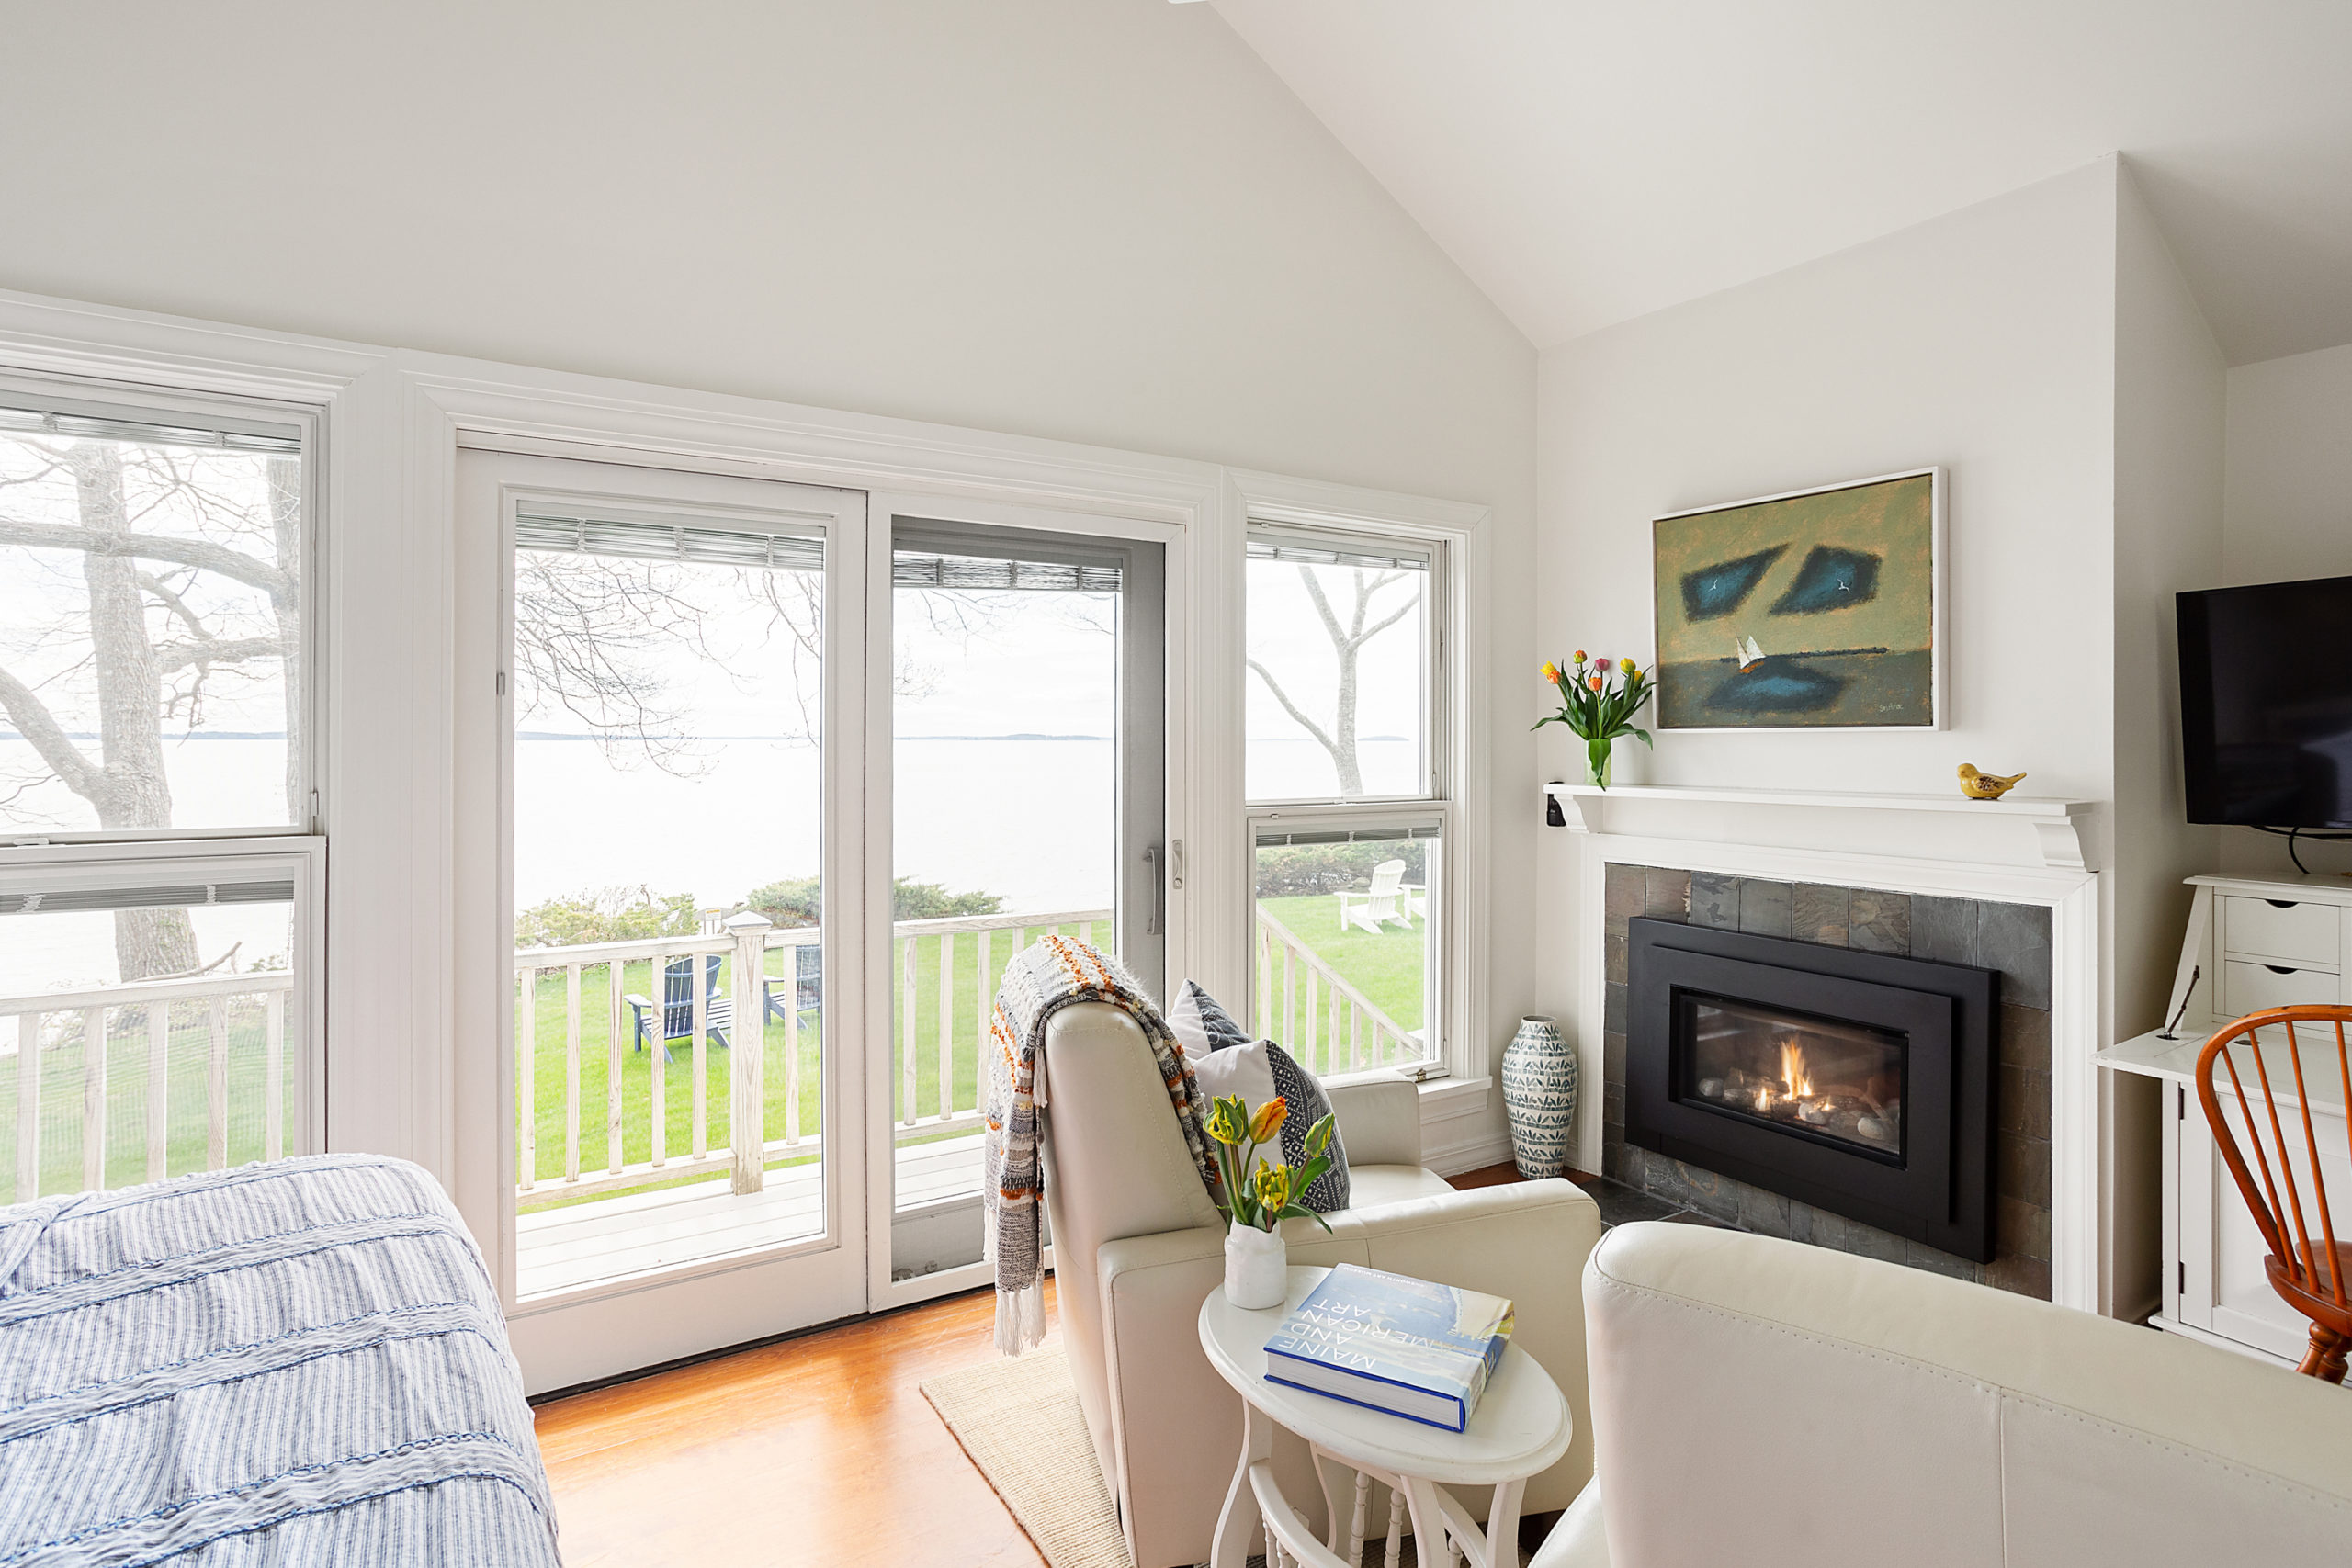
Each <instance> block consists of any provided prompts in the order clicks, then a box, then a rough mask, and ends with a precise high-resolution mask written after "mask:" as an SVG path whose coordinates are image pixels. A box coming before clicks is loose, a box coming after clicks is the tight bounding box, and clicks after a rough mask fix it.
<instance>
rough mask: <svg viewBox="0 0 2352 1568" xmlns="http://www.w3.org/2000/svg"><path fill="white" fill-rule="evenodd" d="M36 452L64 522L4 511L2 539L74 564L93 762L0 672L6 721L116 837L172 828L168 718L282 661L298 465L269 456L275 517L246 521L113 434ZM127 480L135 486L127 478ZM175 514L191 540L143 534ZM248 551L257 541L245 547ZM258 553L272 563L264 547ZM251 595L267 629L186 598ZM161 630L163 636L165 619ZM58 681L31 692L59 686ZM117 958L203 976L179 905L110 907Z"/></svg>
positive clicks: (176, 456)
mask: <svg viewBox="0 0 2352 1568" xmlns="http://www.w3.org/2000/svg"><path fill="white" fill-rule="evenodd" d="M24 445H25V447H26V449H28V451H29V452H30V453H32V454H33V455H34V457H35V458H36V463H37V467H36V469H35V471H34V472H33V473H31V474H29V475H24V476H17V477H16V478H15V479H14V480H13V481H12V482H13V483H14V484H25V483H30V482H35V481H38V480H41V479H55V478H56V477H59V476H62V477H64V478H67V479H70V480H71V483H72V487H73V512H74V521H73V522H72V523H64V522H55V521H42V520H40V519H38V518H31V517H21V518H20V517H8V516H0V545H20V546H27V547H32V548H35V549H53V550H65V551H71V552H74V553H75V554H77V555H78V556H79V558H80V566H81V570H80V576H81V582H82V588H83V590H84V594H85V600H84V606H83V618H84V621H85V626H84V628H83V629H84V631H85V634H86V645H87V652H86V654H85V658H84V660H82V661H81V662H80V663H79V664H77V665H76V666H74V669H73V670H70V671H64V672H62V673H66V674H72V673H79V672H80V671H82V670H84V669H86V670H87V671H88V673H89V675H90V677H91V679H92V681H93V682H94V685H95V693H96V716H97V723H98V730H97V741H98V750H97V755H96V756H95V757H93V756H91V755H90V754H89V753H88V752H87V751H86V750H84V748H83V747H82V746H81V745H80V744H79V743H78V742H77V740H76V738H75V736H74V733H73V732H72V731H71V730H70V729H69V728H68V727H67V725H66V724H65V723H63V722H62V721H61V720H60V719H59V718H58V716H57V715H56V714H55V713H54V712H53V711H52V709H51V705H50V704H49V702H47V701H46V700H44V698H43V696H42V695H41V694H40V691H39V690H37V689H36V683H34V682H27V681H26V680H24V679H22V678H20V677H19V676H18V675H17V674H16V673H15V672H13V671H10V670H9V669H8V668H6V666H5V665H0V713H5V714H6V716H7V718H8V720H9V722H10V723H11V724H13V725H14V726H15V728H16V729H17V733H18V734H20V735H21V736H23V737H24V738H25V739H26V740H27V741H28V743H29V744H30V745H31V747H32V749H33V751H34V754H35V756H37V757H38V758H39V759H40V762H41V764H42V765H43V766H44V767H45V768H47V769H48V770H49V773H50V774H51V776H53V777H54V778H55V779H57V780H58V781H59V782H60V783H62V784H64V785H65V787H66V788H67V789H69V790H71V791H73V792H74V794H75V795H80V796H81V797H82V798H83V799H84V800H85V801H86V802H87V803H88V804H89V806H90V807H91V809H92V810H93V811H94V812H95V813H96V817H97V819H98V826H99V827H100V828H102V829H167V828H169V827H171V826H172V794H171V784H170V779H169V776H168V774H167V773H166V771H165V768H164V721H165V719H166V718H169V717H174V716H176V717H179V718H181V719H182V720H183V722H184V723H185V724H186V725H187V727H188V728H194V727H195V726H196V725H197V724H198V723H200V722H201V720H202V716H203V707H204V702H205V697H206V694H207V691H208V689H209V686H210V685H211V684H212V683H213V682H216V681H218V680H220V679H223V678H228V677H231V676H233V675H234V674H235V673H236V672H239V671H243V669H244V668H245V667H246V666H248V665H252V664H255V663H260V662H264V661H268V662H274V663H277V664H279V665H281V666H290V665H291V664H292V663H293V662H294V660H292V659H291V658H290V657H289V649H291V647H292V640H293V626H294V618H295V616H296V615H298V613H299V604H300V601H299V597H298V595H299V591H300V584H299V573H298V571H297V570H296V563H295V558H294V554H293V552H294V551H295V550H296V549H297V548H298V547H299V544H298V541H299V538H300V496H299V488H298V486H299V480H298V477H297V476H298V475H299V465H297V464H295V463H293V462H291V461H288V462H285V463H283V464H282V466H281V465H280V464H278V463H276V462H273V463H272V464H271V465H270V466H271V468H272V469H273V472H272V474H271V475H270V481H271V482H270V484H269V487H268V488H269V490H270V491H271V505H270V508H269V510H270V511H271V513H273V517H272V520H271V522H270V523H268V524H266V525H258V526H257V525H255V524H254V520H253V519H252V518H251V517H250V516H249V515H248V514H247V509H246V507H245V505H243V504H242V503H241V502H239V501H238V500H237V499H236V498H234V497H232V496H228V495H224V494H222V493H220V491H218V490H217V489H215V488H213V487H212V486H211V485H209V483H208V482H207V476H205V475H203V474H201V473H199V472H198V471H196V469H197V468H198V466H199V465H197V464H195V463H193V462H192V460H191V459H190V458H188V457H186V456H185V455H183V454H180V453H176V452H174V451H170V450H167V449H164V448H160V447H145V446H131V447H126V446H122V445H119V444H117V443H114V442H107V441H77V442H73V443H70V444H66V445H62V446H52V445H47V444H42V443H35V442H27V443H25V444H24ZM134 476H135V477H136V478H137V479H138V480H139V483H138V484H137V485H136V486H135V487H134V486H133V485H132V484H131V483H130V479H132V478H133V477H134ZM166 505H175V506H176V507H177V508H178V509H179V510H180V511H181V512H182V513H184V514H186V515H187V516H190V517H193V518H194V519H195V520H196V522H197V523H198V528H197V529H196V530H195V531H192V532H189V533H179V534H164V533H151V532H145V531H142V528H141V524H142V522H143V521H145V518H146V515H147V514H148V513H153V512H154V511H155V510H156V509H157V508H159V507H163V506H166ZM245 545H253V546H255V548H250V549H249V548H241V546H245ZM264 550H266V552H267V553H266V554H265V553H263V551H264ZM208 577H209V578H218V579H225V580H227V581H230V582H232V583H236V584H240V585H243V587H245V588H248V589H258V590H259V591H260V592H261V593H262V595H263V596H264V597H265V598H266V602H267V604H268V614H267V616H266V620H255V619H254V617H253V616H251V615H240V614H239V613H238V606H236V605H235V604H231V603H228V602H226V601H224V600H223V597H222V595H220V593H218V592H208V593H198V592H195V590H196V589H197V588H198V585H199V583H200V582H201V581H202V580H204V579H206V578H208ZM158 626H161V627H163V628H164V635H163V636H161V637H159V636H158ZM60 678H61V677H60V672H54V671H53V672H51V675H50V676H49V677H48V678H47V679H46V680H44V681H42V682H39V683H40V684H50V683H53V682H56V681H57V680H58V679H60ZM287 686H288V696H287V702H288V727H287V728H288V737H287V750H288V767H287V774H286V779H287V790H288V813H289V819H294V820H299V816H297V815H294V814H296V813H298V812H299V807H300V802H299V801H298V800H296V799H295V798H294V795H295V791H296V787H297V785H296V781H298V780H299V779H300V776H301V771H300V745H301V739H300V729H301V727H300V724H299V722H297V717H296V716H297V715H298V714H299V712H300V707H299V698H298V696H297V695H296V690H295V682H294V681H293V679H292V678H291V672H290V670H289V671H288V681H287ZM115 953H116V959H117V961H118V963H119V964H120V967H121V972H122V976H123V978H125V979H127V980H130V979H141V978H145V977H148V976H155V975H166V974H176V973H180V972H183V971H187V970H192V969H194V968H196V967H197V964H198V954H197V949H196V939H195V935H194V932H193V931H192V930H191V929H190V927H189V925H188V919H187V913H186V912H185V911H184V910H179V909H122V910H118V911H117V912H116V914H115Z"/></svg>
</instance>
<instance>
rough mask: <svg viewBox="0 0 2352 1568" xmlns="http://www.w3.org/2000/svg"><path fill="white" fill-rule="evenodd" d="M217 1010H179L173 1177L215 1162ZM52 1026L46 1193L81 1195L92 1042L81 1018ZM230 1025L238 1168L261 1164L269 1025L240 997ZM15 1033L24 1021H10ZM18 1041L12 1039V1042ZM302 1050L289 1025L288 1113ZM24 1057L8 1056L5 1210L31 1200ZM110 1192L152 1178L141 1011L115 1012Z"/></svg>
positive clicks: (0, 1141)
mask: <svg viewBox="0 0 2352 1568" xmlns="http://www.w3.org/2000/svg"><path fill="white" fill-rule="evenodd" d="M209 1018H210V1004H209V1003H208V1002H204V1001H201V1000H199V1001H195V1002H180V1003H177V1004H175V1005H174V1006H173V1008H172V1032H171V1044H170V1050H169V1054H168V1057H167V1060H168V1063H169V1066H168V1083H169V1089H168V1090H167V1091H166V1092H167V1096H168V1109H167V1110H166V1111H165V1121H164V1128H165V1143H164V1151H165V1152H164V1170H165V1173H166V1174H168V1175H172V1176H178V1175H180V1174H182V1173H183V1172H187V1171H191V1170H202V1169H204V1168H206V1166H207V1165H208V1164H209V1160H208V1158H207V1156H208V1154H209V1142H210V1134H209V1116H210V1107H211V1082H212V1031H211V1025H210V1021H209ZM49 1022H50V1028H51V1036H50V1040H49V1043H47V1044H45V1045H44V1046H43V1047H42V1048H41V1053H40V1190H41V1191H43V1192H75V1191H79V1190H81V1187H82V1107H83V1093H84V1085H83V1064H84V1055H83V1040H82V1031H81V1021H80V1020H79V1018H78V1017H76V1018H74V1019H72V1020H69V1021H63V1032H62V1038H59V1037H58V1034H57V1030H58V1028H59V1024H60V1021H59V1020H57V1019H55V1018H51V1020H50V1021H49ZM228 1022H229V1127H228V1148H229V1163H230V1164H231V1165H243V1164H244V1163H246V1162H247V1161H249V1160H257V1159H259V1158H261V1157H262V1152H263V1150H262V1087H263V1086H262V1075H263V1053H264V1050H265V1043H266V1036H265V1029H266V1023H265V1018H264V1014H263V1010H262V1005H261V1003H260V1002H259V1001H257V1000H248V999H244V998H237V999H232V1001H231V1002H230V1004H229V1009H228ZM8 1028H9V1030H10V1032H11V1033H12V1035H13V1032H14V1030H15V1022H14V1021H13V1020H11V1021H9V1023H8ZM10 1043H14V1042H13V1040H12V1041H11V1042H10ZM300 1049H301V1046H300V1041H299V1040H298V1039H297V1038H296V1035H295V1029H294V1021H293V1020H292V1019H288V1021H287V1030H286V1043H285V1051H286V1055H285V1063H286V1067H285V1071H286V1091H285V1101H284V1103H285V1106H286V1110H287V1111H288V1114H289V1115H291V1114H292V1113H293V1112H294V1111H296V1110H297V1109H298V1107H297V1103H296V1100H295V1089H294V1070H295V1064H296V1062H297V1061H298V1060H299V1053H300ZM17 1066H18V1062H17V1055H16V1054H15V1052H13V1051H11V1052H10V1054H9V1055H6V1056H0V1106H5V1107H6V1112H5V1119H0V1194H6V1196H5V1197H0V1202H10V1203H15V1202H21V1201H25V1200H26V1199H28V1198H31V1197H33V1196H34V1194H32V1193H30V1192H18V1191H17V1190H16V1184H17V1115H16V1107H17ZM106 1083H107V1156H106V1177H107V1179H106V1184H107V1187H108V1188H116V1187H129V1186H133V1185H135V1184H137V1183H139V1182H141V1181H144V1180H146V1179H147V1083H148V1077H147V1021H146V1014H145V1011H144V1010H142V1009H130V1008H124V1009H116V1010H113V1011H112V1012H111V1014H110V1015H109V1021H108V1027H107V1073H106Z"/></svg>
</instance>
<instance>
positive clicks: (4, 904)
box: [0, 877, 294, 915]
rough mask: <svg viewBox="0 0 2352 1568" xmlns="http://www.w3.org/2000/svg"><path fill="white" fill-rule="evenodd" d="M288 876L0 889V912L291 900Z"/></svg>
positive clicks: (291, 884) (51, 912)
mask: <svg viewBox="0 0 2352 1568" xmlns="http://www.w3.org/2000/svg"><path fill="white" fill-rule="evenodd" d="M293 901H294V882H293V879H292V878H291V877H279V878H276V879H273V880H266V881H259V882H188V883H165V884H158V885H157V886H152V887H67V888H61V889H53V890H51V891H49V892H43V893H0V915H56V914H64V913H68V912H71V911H77V910H91V909H96V910H107V909H190V908H200V907H203V906H206V905H212V904H290V903H292V902H293Z"/></svg>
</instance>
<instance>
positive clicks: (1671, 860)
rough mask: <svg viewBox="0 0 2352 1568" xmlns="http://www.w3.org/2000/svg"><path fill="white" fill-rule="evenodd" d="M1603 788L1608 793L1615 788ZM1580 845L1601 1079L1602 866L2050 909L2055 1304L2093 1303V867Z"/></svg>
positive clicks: (1581, 899) (1675, 843) (1582, 1034)
mask: <svg viewBox="0 0 2352 1568" xmlns="http://www.w3.org/2000/svg"><path fill="white" fill-rule="evenodd" d="M1611 793H1612V794H1613V793H1615V792H1614V791H1613V790H1612V791H1611ZM1579 848H1580V849H1581V854H1580V856H1579V858H1578V881H1579V886H1578V892H1577V900H1578V904H1577V908H1578V914H1579V921H1578V929H1579V930H1580V931H1582V932H1583V933H1584V934H1583V937H1582V939H1581V941H1582V945H1583V947H1584V949H1585V952H1584V953H1583V955H1582V958H1581V961H1580V963H1579V964H1578V990H1577V1022H1578V1026H1579V1027H1578V1031H1577V1049H1578V1051H1579V1052H1580V1053H1581V1055H1582V1056H1583V1060H1584V1071H1585V1081H1586V1082H1587V1083H1599V1082H1600V1080H1601V1068H1602V1062H1601V1048H1602V1047H1601V1040H1602V1034H1603V1032H1604V1028H1605V1020H1606V1015H1607V1009H1608V979H1609V975H1608V967H1607V965H1606V964H1604V963H1603V962H1602V961H1601V946H1602V942H1603V940H1604V938H1605V935H1606V932H1607V930H1608V925H1607V910H1606V901H1607V882H1608V868H1609V867H1610V866H1611V865H1612V864H1616V865H1644V866H1661V867H1665V868H1667V869H1668V870H1674V871H1700V872H1717V873H1722V874H1727V875H1732V876H1753V877H1761V878H1769V879H1770V880H1772V881H1776V882H1816V883H1826V884H1831V885H1834V886H1846V887H1874V888H1883V889H1884V890H1886V891H1888V892H1891V893H1913V894H1923V895H1927V896H1928V897H1948V898H1974V899H1984V900H1987V901H1990V902H1996V903H2004V904H2036V905H2040V906H2041V907H2043V908H2047V909H2049V910H2050V912H2051V920H2050V928H2051V929H2050V969H2051V1010H2050V1025H2051V1031H2050V1032H2051V1061H2050V1230H2051V1236H2050V1244H2051V1245H2050V1257H2051V1265H2050V1285H2051V1299H2052V1301H2055V1302H2056V1303H2058V1304H2059V1305H2061V1306H2071V1307H2079V1308H2081V1309H2082V1310H2084V1311H2086V1312H2096V1311H2098V1310H2099V1306H2100V1290H2101V1278H2102V1275H2103V1274H2104V1272H2105V1269H2104V1266H2103V1258H2104V1255H2105V1251H2106V1247H2105V1244H2104V1241H2103V1239H2102V1237H2101V1236H2100V1234H2099V1156H2098V1151H2099V1093H2098V1065H2097V1057H2098V1049H2099V1044H2100V1037H2099V881H2098V875H2097V874H2095V873H2092V872H2088V871H2083V870H2076V869H2065V868H2052V867H2046V866H2025V865H1998V864H1987V863H1983V862H1975V861H1959V860H1924V859H1917V858H1906V857H1902V856H1895V855H1883V854H1868V853H1856V852H1850V851H1838V850H1821V849H1810V848H1803V847H1798V846H1792V845H1766V844H1748V843H1723V842H1711V841H1702V840H1691V839H1668V838H1636V837H1630V836H1625V835H1621V834H1608V833H1596V834H1591V835H1589V836H1588V837H1586V838H1585V839H1584V840H1583V841H1582V843H1581V844H1580V846H1579ZM1601 1100H1602V1097H1601V1096H1600V1095H1598V1094H1588V1095H1586V1096H1585V1097H1584V1103H1583V1105H1582V1106H1581V1108H1580V1109H1579V1111H1578V1115H1577V1149H1578V1158H1577V1165H1578V1167H1579V1168H1583V1169H1587V1170H1597V1169H1599V1168H1600V1166H1599V1161H1600V1145H1601Z"/></svg>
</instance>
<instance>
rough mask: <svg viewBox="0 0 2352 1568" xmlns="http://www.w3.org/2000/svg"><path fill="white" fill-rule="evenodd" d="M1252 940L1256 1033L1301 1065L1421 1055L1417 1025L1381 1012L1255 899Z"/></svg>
mask: <svg viewBox="0 0 2352 1568" xmlns="http://www.w3.org/2000/svg"><path fill="white" fill-rule="evenodd" d="M1253 945H1254V946H1255V948H1256V950H1257V951H1256V953H1255V954H1254V959H1255V963H1256V964H1257V977H1258V1032H1259V1033H1260V1034H1261V1035H1262V1036H1265V1037H1266V1038H1268V1039H1272V1040H1275V1041H1279V1042H1280V1043H1282V1045H1283V1049H1284V1050H1286V1051H1288V1052H1289V1053H1290V1054H1291V1055H1293V1056H1294V1057H1295V1058H1296V1059H1297V1060H1298V1062H1299V1064H1300V1065H1301V1066H1306V1067H1307V1068H1309V1069H1311V1070H1312V1071H1315V1072H1318V1073H1344V1072H1348V1071H1351V1069H1354V1068H1357V1067H1381V1066H1394V1065H1403V1064H1406V1063H1411V1062H1418V1061H1419V1060H1421V1059H1422V1058H1423V1057H1425V1056H1426V1055H1429V1053H1428V1051H1427V1050H1426V1049H1425V1048H1424V1047H1423V1045H1422V1043H1421V1039H1422V1037H1421V1032H1420V1031H1419V1030H1417V1029H1408V1028H1406V1027H1405V1026H1404V1025H1403V1024H1401V1023H1399V1022H1397V1021H1396V1020H1395V1019H1393V1018H1391V1017H1389V1016H1388V1014H1387V1013H1385V1012H1384V1011H1382V1010H1381V1008H1380V1005H1379V1004H1378V1003H1377V1002H1374V1000H1373V999H1372V998H1370V997H1367V996H1365V995H1364V994H1363V992H1362V991H1360V990H1358V989H1357V988H1356V987H1354V986H1353V985H1351V984H1350V983H1349V981H1348V979H1347V977H1346V976H1343V975H1341V974H1340V972H1339V971H1338V970H1337V969H1334V968H1333V967H1331V965H1330V964H1329V963H1327V962H1326V961H1325V960H1324V959H1322V958H1321V957H1319V956H1317V953H1316V952H1315V950H1314V949H1313V948H1311V947H1309V946H1307V945H1306V942H1302V941H1300V940H1299V938H1298V937H1297V936H1295V935H1294V934H1293V933H1292V931H1291V930H1290V928H1289V927H1287V926H1285V925H1283V923H1282V921H1280V920H1278V919H1275V918H1274V917H1273V916H1272V914H1270V913H1269V912H1268V911H1267V909H1266V907H1265V906H1264V905H1263V904H1261V905H1259V906H1258V930H1257V941H1256V942H1255V943H1254V944H1253ZM1302 1002H1303V1003H1305V1004H1306V1005H1305V1008H1304V1010H1302V1009H1301V1007H1300V1004H1301V1003H1302ZM1318 1025H1319V1027H1318Z"/></svg>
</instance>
